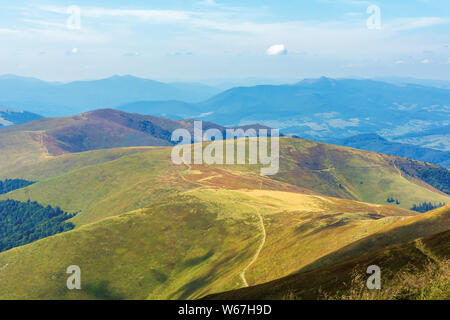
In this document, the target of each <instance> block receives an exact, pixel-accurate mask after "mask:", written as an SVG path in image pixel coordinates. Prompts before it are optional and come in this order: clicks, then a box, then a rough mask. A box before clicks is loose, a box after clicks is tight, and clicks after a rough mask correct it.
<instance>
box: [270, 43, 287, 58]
mask: <svg viewBox="0 0 450 320" xmlns="http://www.w3.org/2000/svg"><path fill="white" fill-rule="evenodd" d="M266 54H267V55H269V56H281V55H286V54H287V49H286V47H285V46H284V44H275V45H273V46H271V47H270V48H269V49H267V51H266Z"/></svg>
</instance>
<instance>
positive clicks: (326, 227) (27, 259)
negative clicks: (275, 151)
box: [0, 189, 411, 299]
mask: <svg viewBox="0 0 450 320" xmlns="http://www.w3.org/2000/svg"><path fill="white" fill-rule="evenodd" d="M334 205H336V207H335V208H334V210H338V211H341V210H346V211H344V212H342V214H343V216H345V217H348V218H349V219H350V220H351V221H349V222H348V224H346V225H339V224H338V225H335V220H334V217H333V215H330V214H329V213H330V208H332V207H334ZM256 209H257V210H258V211H259V212H260V213H261V214H262V215H263V217H264V219H263V221H264V226H265V228H266V230H267V240H266V245H264V247H263V249H262V251H261V253H260V255H259V256H258V257H257V259H256V261H255V263H254V265H253V266H250V269H248V271H247V272H246V274H245V276H246V278H247V280H248V282H249V284H253V283H255V282H256V283H261V282H264V281H266V280H270V279H271V278H274V277H275V278H276V277H279V276H285V275H287V274H289V273H290V271H291V270H295V269H297V270H298V268H299V267H301V266H302V265H303V264H304V263H305V262H306V261H308V259H310V260H315V259H316V258H317V257H320V256H322V255H324V254H326V253H327V252H330V251H333V250H337V249H338V248H340V247H342V246H345V244H346V243H348V242H352V241H354V240H355V239H353V238H352V237H349V235H350V233H349V232H347V231H349V230H352V231H358V230H359V231H364V232H369V233H373V232H375V231H376V230H378V229H380V228H382V227H385V226H386V224H390V223H394V222H395V221H399V220H400V219H403V217H408V216H409V215H410V214H411V213H410V212H408V211H403V210H401V209H396V208H392V207H374V206H373V205H367V204H362V203H357V202H353V201H348V200H340V199H332V198H323V197H320V196H315V195H303V194H298V193H286V192H278V193H277V192H274V191H270V192H268V191H264V190H262V191H261V190H258V191H242V190H241V191H239V190H234V191H233V190H221V189H199V190H191V191H188V192H185V193H183V194H182V195H178V196H175V197H169V198H167V199H164V200H163V201H161V203H160V204H158V203H154V204H153V205H152V206H151V207H150V208H147V209H140V210H136V211H133V212H130V213H127V214H123V215H119V216H115V217H111V218H106V219H104V220H102V221H99V222H95V223H92V224H88V225H85V226H82V227H79V228H77V229H75V230H73V231H71V232H67V233H65V234H60V235H57V236H53V237H50V238H46V239H43V240H40V241H37V242H35V243H33V244H30V245H27V246H23V247H19V248H16V249H13V250H10V251H7V252H4V253H2V254H0V270H1V271H0V281H1V282H2V287H1V288H0V298H4V299H11V298H18V297H20V298H27V299H29V298H47V299H80V298H81V299H108V298H114V299H143V298H148V299H192V298H200V297H202V296H205V295H208V294H212V293H217V292H221V291H226V290H232V289H236V288H240V287H242V286H243V285H244V284H243V282H242V278H241V272H242V270H244V269H245V268H246V266H248V264H249V263H250V262H251V261H252V260H254V258H255V254H256V253H257V249H258V246H259V245H260V244H261V230H260V228H259V227H258V218H257V211H256ZM374 215H376V216H374ZM374 218H378V220H375V219H374ZM410 218H411V217H410ZM302 219H303V220H304V221H306V222H308V221H311V220H314V221H321V222H320V223H319V224H318V225H314V226H312V228H303V229H302V226H303V224H304V223H302V221H299V220H302ZM408 219H409V218H408ZM283 220H284V221H289V222H290V225H289V224H286V223H283ZM277 222H278V223H280V222H281V223H283V224H284V225H286V232H285V233H284V234H283V233H280V226H279V224H278V223H277ZM360 225H364V226H365V229H363V228H361V227H360ZM299 227H300V228H299ZM348 228H350V229H348ZM299 229H300V230H299ZM364 232H361V233H359V234H358V233H355V234H354V236H355V237H363V236H364V235H365V233H364ZM344 234H346V235H344ZM308 239H309V240H310V241H311V242H313V243H314V242H315V243H316V244H318V243H320V241H322V242H321V243H322V244H323V246H322V247H320V246H314V250H309V249H307V248H302V251H303V253H302V252H299V248H298V247H295V246H292V244H295V243H296V242H297V241H300V242H301V241H304V242H303V243H307V242H308ZM320 239H322V240H320ZM329 239H337V240H336V242H335V243H333V244H331V245H330V243H329ZM274 252H276V253H277V255H276V256H274V254H273V253H274ZM299 254H300V255H299ZM269 256H272V258H273V259H269ZM283 257H284V258H285V259H281V258H283ZM302 257H304V258H302ZM72 264H76V265H79V266H80V267H81V269H82V274H83V279H84V280H83V281H84V282H83V286H84V287H83V288H84V289H83V290H81V291H76V292H73V291H68V290H67V289H66V288H65V280H66V279H67V276H66V274H65V273H64V271H65V268H67V266H69V265H72ZM280 270H281V271H282V273H277V272H279V271H280ZM18 279H21V280H20V281H18ZM24 283H26V284H27V285H25V286H24V285H23V284H24Z"/></svg>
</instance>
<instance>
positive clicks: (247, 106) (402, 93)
mask: <svg viewBox="0 0 450 320" xmlns="http://www.w3.org/2000/svg"><path fill="white" fill-rule="evenodd" d="M197 107H198V109H200V110H201V111H202V112H203V113H209V114H208V115H207V116H205V118H204V119H205V120H208V121H212V122H215V123H218V124H221V125H244V124H247V123H254V122H258V123H261V124H264V125H267V126H270V127H273V128H279V129H281V131H282V132H283V133H285V134H292V135H297V136H301V137H304V138H308V139H314V140H321V139H327V138H328V139H329V138H347V137H350V136H354V135H357V134H362V133H368V132H375V133H377V134H379V135H381V136H383V137H389V138H392V139H393V140H394V139H395V137H397V136H402V135H405V134H415V133H420V132H422V131H425V130H433V129H436V130H439V128H441V127H442V126H445V125H448V124H447V122H446V121H448V120H447V119H448V114H449V112H450V90H448V89H441V88H434V87H425V86H422V85H410V84H407V85H396V84H389V83H384V82H379V81H373V80H355V79H339V80H336V79H330V78H326V77H322V78H319V79H306V80H303V81H301V82H298V83H296V84H293V85H278V86H274V85H261V86H254V87H238V88H233V89H230V90H227V91H225V92H222V93H220V94H218V95H216V96H214V97H213V98H211V99H209V100H207V101H205V102H202V103H199V104H197ZM441 137H442V138H441V140H445V136H442V135H441ZM419 143H420V142H419ZM436 147H437V148H439V149H441V147H442V148H444V147H443V145H438V144H436Z"/></svg>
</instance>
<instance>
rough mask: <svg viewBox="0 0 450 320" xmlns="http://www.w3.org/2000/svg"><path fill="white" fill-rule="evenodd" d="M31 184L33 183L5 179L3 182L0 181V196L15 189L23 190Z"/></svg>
mask: <svg viewBox="0 0 450 320" xmlns="http://www.w3.org/2000/svg"><path fill="white" fill-rule="evenodd" d="M33 183H34V182H33V181H27V180H22V179H6V180H3V181H2V180H0V194H5V193H8V192H11V191H14V190H17V189H21V188H25V187H27V186H29V185H31V184H33Z"/></svg>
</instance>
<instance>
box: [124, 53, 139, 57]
mask: <svg viewBox="0 0 450 320" xmlns="http://www.w3.org/2000/svg"><path fill="white" fill-rule="evenodd" d="M138 55H139V52H125V53H124V54H123V55H122V56H124V57H137V56H138Z"/></svg>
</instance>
